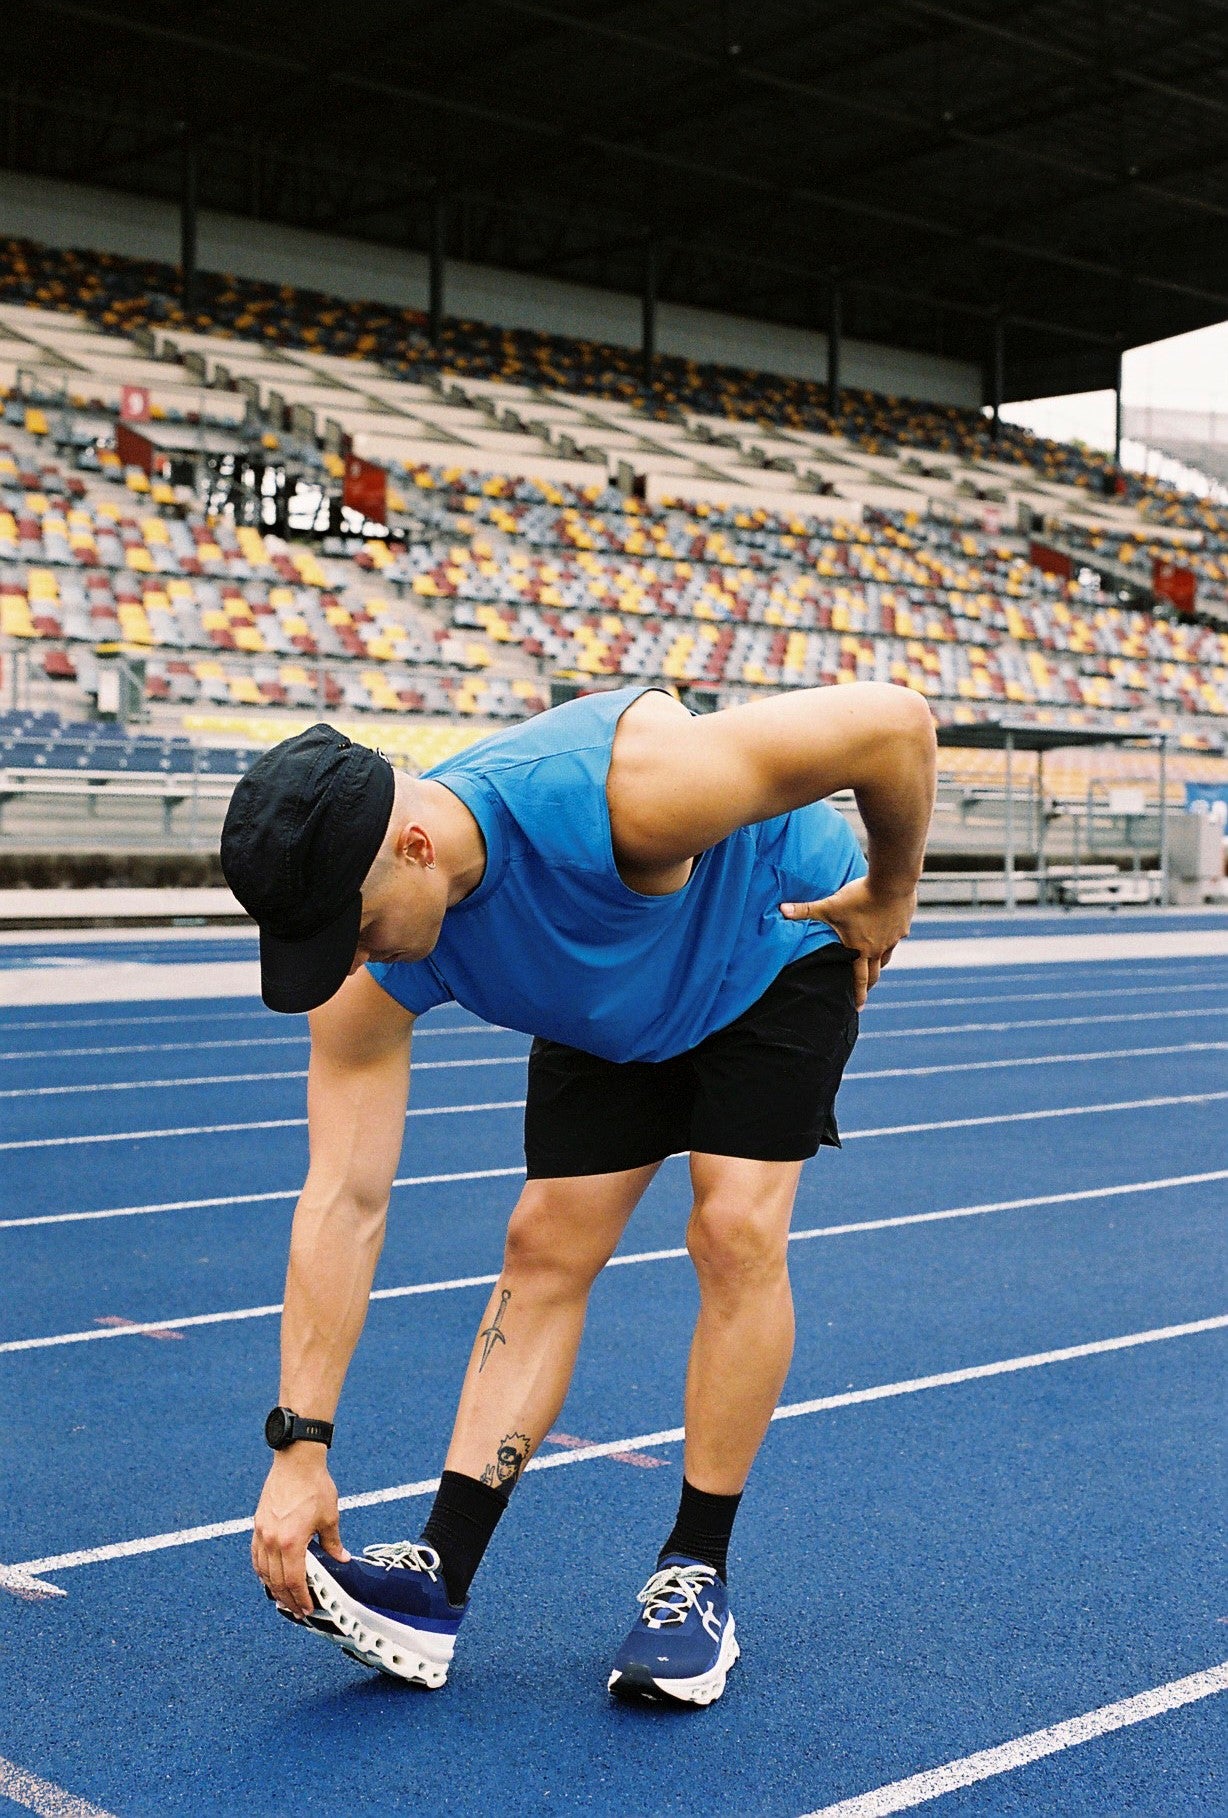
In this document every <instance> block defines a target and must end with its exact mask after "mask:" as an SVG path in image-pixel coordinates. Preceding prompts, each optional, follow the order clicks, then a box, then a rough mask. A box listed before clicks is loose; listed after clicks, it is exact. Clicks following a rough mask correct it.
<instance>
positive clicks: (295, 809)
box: [222, 726, 396, 1013]
mask: <svg viewBox="0 0 1228 1818" xmlns="http://www.w3.org/2000/svg"><path fill="white" fill-rule="evenodd" d="M395 792H396V783H395V778H394V775H393V770H392V765H391V764H390V763H389V762H388V760H387V758H386V757H384V756H383V755H382V753H380V752H378V751H372V750H371V749H370V748H369V747H368V746H366V745H356V744H355V743H354V742H353V740H352V739H347V738H346V737H345V735H344V734H343V733H340V732H337V731H336V730H335V729H334V728H333V727H332V726H310V727H308V729H307V731H306V732H300V733H299V734H298V735H297V737H295V738H292V739H285V740H283V741H282V743H281V744H280V745H274V747H273V749H272V750H271V751H266V752H265V753H264V754H263V755H262V756H261V757H259V758H257V760H256V762H255V763H254V764H253V765H252V767H251V769H250V770H249V771H248V772H247V774H246V776H244V777H241V778H240V780H239V783H238V786H237V787H236V789H235V792H234V794H233V795H232V796H231V798H230V806H229V808H228V809H227V810H226V822H225V825H224V826H223V828H222V870H223V872H224V873H225V877H226V882H227V883H228V884H229V885H230V888H231V889H232V890H233V891H234V893H235V895H236V896H237V897H238V899H239V901H240V902H241V903H242V905H243V907H244V908H245V909H246V910H247V912H248V914H249V915H251V916H252V917H253V918H254V919H255V920H256V921H257V922H258V923H259V924H260V994H261V996H262V997H263V998H264V1001H265V1003H266V1004H267V1005H268V1007H269V1009H270V1010H284V1011H287V1012H291V1013H293V1012H296V1011H303V1010H315V1009H316V1008H318V1006H319V1005H320V1004H325V1003H327V1002H328V1000H329V998H330V997H332V995H333V993H334V992H336V991H338V990H340V988H341V986H342V984H344V982H345V978H346V974H347V973H348V972H349V970H350V967H351V966H352V965H353V964H354V954H355V951H356V949H357V947H358V931H359V928H360V926H361V923H362V881H363V879H364V878H365V877H366V875H367V873H368V871H369V870H370V869H371V865H372V863H373V861H374V859H375V855H376V853H377V852H378V851H379V849H380V846H381V844H382V843H383V838H384V835H385V833H386V832H387V831H388V822H389V820H390V819H391V817H392V802H393V796H394V794H395Z"/></svg>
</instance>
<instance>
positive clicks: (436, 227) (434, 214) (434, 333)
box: [426, 189, 448, 347]
mask: <svg viewBox="0 0 1228 1818" xmlns="http://www.w3.org/2000/svg"><path fill="white" fill-rule="evenodd" d="M447 231H448V216H447V207H446V204H445V202H444V199H443V194H442V192H441V191H440V190H438V189H436V190H434V191H432V193H431V238H430V246H429V249H428V253H427V284H428V296H427V306H426V332H427V336H428V339H429V340H430V343H431V346H432V347H438V346H439V344H440V342H441V340H442V339H443V290H444V275H445V264H446V246H447Z"/></svg>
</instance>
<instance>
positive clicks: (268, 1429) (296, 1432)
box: [264, 1408, 333, 1452]
mask: <svg viewBox="0 0 1228 1818" xmlns="http://www.w3.org/2000/svg"><path fill="white" fill-rule="evenodd" d="M264 1436H265V1438H266V1439H267V1440H268V1442H269V1444H270V1445H271V1446H272V1448H273V1450H274V1451H275V1452H284V1451H285V1449H286V1447H287V1446H292V1445H293V1444H294V1442H295V1440H296V1439H315V1440H318V1441H319V1443H320V1444H321V1445H323V1446H331V1445H332V1443H333V1423H332V1421H331V1420H304V1419H303V1418H302V1417H301V1416H300V1415H298V1414H296V1413H295V1412H294V1410H293V1408H271V1409H270V1410H269V1417H268V1419H267V1420H266V1421H265V1423H264Z"/></svg>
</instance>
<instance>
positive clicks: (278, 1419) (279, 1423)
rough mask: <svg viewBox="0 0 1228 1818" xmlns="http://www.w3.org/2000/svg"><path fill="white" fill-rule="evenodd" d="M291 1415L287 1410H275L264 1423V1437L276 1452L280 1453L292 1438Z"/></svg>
mask: <svg viewBox="0 0 1228 1818" xmlns="http://www.w3.org/2000/svg"><path fill="white" fill-rule="evenodd" d="M290 1420H291V1415H290V1413H289V1411H288V1409H286V1408H274V1409H273V1410H272V1411H271V1413H270V1414H269V1417H268V1419H267V1420H266V1421H265V1423H264V1437H265V1438H266V1440H267V1441H268V1443H269V1444H270V1445H271V1446H272V1448H273V1450H274V1451H275V1452H277V1451H280V1450H281V1448H282V1446H284V1445H285V1443H286V1441H287V1439H288V1438H289V1437H290Z"/></svg>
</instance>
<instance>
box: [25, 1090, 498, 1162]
mask: <svg viewBox="0 0 1228 1818" xmlns="http://www.w3.org/2000/svg"><path fill="white" fill-rule="evenodd" d="M523 1109H524V1100H523V1099H522V1098H500V1099H493V1100H490V1101H488V1102H487V1103H485V1104H480V1105H412V1106H411V1107H410V1109H409V1110H408V1111H407V1112H406V1116H407V1117H450V1116H456V1115H458V1114H459V1113H462V1112H466V1111H521V1110H523ZM306 1125H307V1119H306V1118H305V1117H259V1118H254V1119H252V1120H251V1121H250V1122H245V1123H230V1124H179V1125H176V1127H175V1128H174V1129H169V1130H107V1131H103V1132H102V1133H101V1134H99V1135H96V1136H24V1137H22V1138H21V1139H20V1140H19V1141H17V1142H5V1143H0V1150H8V1149H64V1148H73V1147H76V1146H79V1145H80V1144H82V1143H140V1142H156V1141H157V1140H158V1139H159V1138H164V1137H168V1136H228V1135H232V1134H233V1133H234V1132H235V1131H236V1130H302V1129H305V1128H306Z"/></svg>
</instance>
